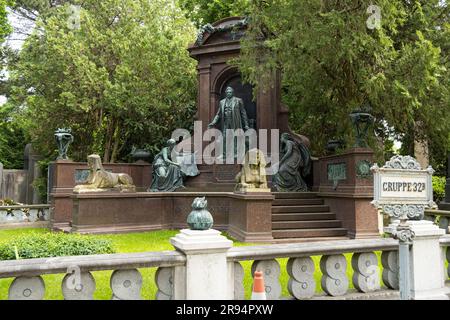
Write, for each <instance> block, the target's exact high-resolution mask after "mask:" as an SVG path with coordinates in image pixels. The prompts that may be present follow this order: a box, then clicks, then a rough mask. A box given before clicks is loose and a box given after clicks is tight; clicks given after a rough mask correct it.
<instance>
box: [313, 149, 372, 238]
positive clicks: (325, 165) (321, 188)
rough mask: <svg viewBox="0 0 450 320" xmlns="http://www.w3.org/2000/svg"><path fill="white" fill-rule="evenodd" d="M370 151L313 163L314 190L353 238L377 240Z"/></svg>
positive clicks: (342, 155) (360, 150) (362, 150)
mask: <svg viewBox="0 0 450 320" xmlns="http://www.w3.org/2000/svg"><path fill="white" fill-rule="evenodd" d="M373 161H374V160H373V151H372V150H371V149H368V148H353V149H350V150H348V151H347V152H345V153H343V154H339V155H332V156H327V157H323V158H320V159H319V160H318V161H314V164H313V165H314V170H313V172H314V186H313V191H316V192H318V195H319V196H320V197H321V198H323V199H324V200H325V204H327V205H329V206H330V209H331V211H332V212H335V213H336V215H337V218H338V219H339V220H341V221H342V224H343V227H344V228H346V229H347V230H348V234H347V236H348V237H350V238H352V239H360V238H374V237H379V223H378V220H379V219H378V213H377V210H376V209H375V207H374V206H373V205H372V204H371V203H370V202H371V201H372V200H373V175H372V173H371V172H370V167H371V166H372V164H373Z"/></svg>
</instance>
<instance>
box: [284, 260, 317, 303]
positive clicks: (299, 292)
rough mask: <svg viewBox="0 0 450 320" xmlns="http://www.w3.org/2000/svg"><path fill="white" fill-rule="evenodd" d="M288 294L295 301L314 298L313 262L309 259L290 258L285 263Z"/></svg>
mask: <svg viewBox="0 0 450 320" xmlns="http://www.w3.org/2000/svg"><path fill="white" fill-rule="evenodd" d="M286 268H287V272H288V274H289V276H290V279H289V282H288V290H289V293H290V294H291V295H292V296H293V297H294V298H296V299H299V300H300V299H309V298H312V297H313V296H314V292H315V291H316V282H315V280H314V261H313V260H312V259H311V258H310V257H305V258H290V259H289V260H288V263H287V266H286Z"/></svg>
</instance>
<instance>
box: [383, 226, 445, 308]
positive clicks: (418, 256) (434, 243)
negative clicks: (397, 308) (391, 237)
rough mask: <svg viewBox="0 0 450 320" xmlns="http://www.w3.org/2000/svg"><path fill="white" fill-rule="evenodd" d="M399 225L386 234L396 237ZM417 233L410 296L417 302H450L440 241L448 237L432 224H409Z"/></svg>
mask: <svg viewBox="0 0 450 320" xmlns="http://www.w3.org/2000/svg"><path fill="white" fill-rule="evenodd" d="M398 223H399V222H398V221H394V222H393V223H391V224H390V225H389V226H388V227H387V228H385V231H386V232H388V233H392V231H394V230H396V229H397V226H398ZM408 224H409V225H410V226H411V230H412V231H413V232H414V233H415V238H414V239H413V241H412V246H411V249H410V255H409V262H410V289H411V291H410V296H411V299H413V300H448V296H447V294H448V289H447V288H446V287H445V278H446V276H445V265H444V262H445V255H444V250H443V248H441V246H440V244H439V238H440V237H441V236H443V235H444V234H445V231H444V230H443V229H440V228H439V227H438V226H436V225H435V224H434V223H433V222H431V221H426V220H421V221H408Z"/></svg>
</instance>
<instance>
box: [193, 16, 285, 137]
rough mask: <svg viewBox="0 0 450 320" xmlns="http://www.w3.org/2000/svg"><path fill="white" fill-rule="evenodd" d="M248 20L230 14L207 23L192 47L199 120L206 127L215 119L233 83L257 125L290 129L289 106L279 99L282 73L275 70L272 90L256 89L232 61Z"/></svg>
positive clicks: (258, 127)
mask: <svg viewBox="0 0 450 320" xmlns="http://www.w3.org/2000/svg"><path fill="white" fill-rule="evenodd" d="M246 27H247V21H246V19H245V18H243V17H230V18H225V19H223V20H220V21H217V22H215V23H213V24H210V25H206V26H204V27H203V28H202V29H201V30H200V31H199V36H198V38H197V41H196V42H195V43H194V44H193V45H192V46H190V47H189V49H188V50H189V53H190V56H191V57H192V58H194V59H196V60H197V61H198V66H197V71H198V96H197V115H196V120H201V121H202V125H203V130H206V126H207V125H208V123H209V122H210V121H211V120H212V119H213V117H214V115H215V114H216V112H217V108H218V106H219V101H220V100H221V99H223V97H224V95H225V89H226V87H227V86H228V85H231V86H232V87H233V88H234V89H235V95H236V96H237V97H240V98H242V99H243V100H244V104H245V108H246V110H247V114H248V116H249V118H250V119H251V120H252V121H251V122H252V123H253V127H254V128H255V129H269V130H270V129H280V131H281V132H285V131H288V130H289V129H288V125H287V110H286V109H285V108H283V106H282V105H281V103H280V77H279V75H278V73H274V75H273V76H272V77H271V83H270V84H269V85H268V88H270V89H269V90H265V91H261V92H257V93H256V94H255V99H253V88H252V86H251V85H249V84H245V83H242V80H241V75H240V73H239V71H238V70H237V69H236V68H235V67H233V66H232V65H230V64H229V61H230V60H231V59H233V58H236V57H238V56H239V53H240V49H241V46H240V39H241V38H242V37H243V36H244V35H245V30H246Z"/></svg>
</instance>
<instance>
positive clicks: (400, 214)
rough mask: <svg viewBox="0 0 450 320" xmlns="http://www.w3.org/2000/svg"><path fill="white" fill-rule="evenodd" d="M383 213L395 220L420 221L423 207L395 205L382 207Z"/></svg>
mask: <svg viewBox="0 0 450 320" xmlns="http://www.w3.org/2000/svg"><path fill="white" fill-rule="evenodd" d="M382 208H383V212H384V213H386V214H387V215H388V216H389V217H391V218H395V219H410V220H422V219H423V217H424V212H425V206H423V205H414V204H410V205H407V204H395V205H388V204H387V205H384V206H382Z"/></svg>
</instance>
